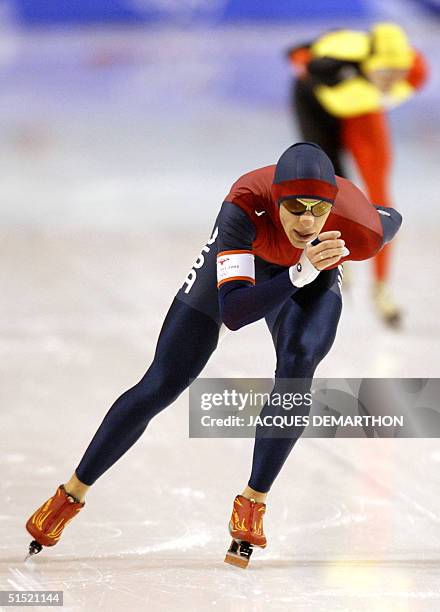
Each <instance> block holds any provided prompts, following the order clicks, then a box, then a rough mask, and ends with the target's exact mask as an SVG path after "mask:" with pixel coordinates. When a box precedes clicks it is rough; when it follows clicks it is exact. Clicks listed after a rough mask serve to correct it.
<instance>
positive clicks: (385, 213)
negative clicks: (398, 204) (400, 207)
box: [374, 206, 402, 246]
mask: <svg viewBox="0 0 440 612" xmlns="http://www.w3.org/2000/svg"><path fill="white" fill-rule="evenodd" d="M374 208H375V209H376V210H377V212H378V214H379V217H380V222H381V224H382V231H383V245H382V246H384V245H385V244H387V242H390V241H391V240H392V239H393V238H394V236H395V235H396V234H397V232H398V231H399V228H400V226H401V225H402V215H401V214H400V213H398V212H397V210H395V209H394V208H390V207H387V206H374Z"/></svg>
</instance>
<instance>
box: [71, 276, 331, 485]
mask: <svg viewBox="0 0 440 612" xmlns="http://www.w3.org/2000/svg"><path fill="white" fill-rule="evenodd" d="M337 274H338V271H337V269H336V270H331V271H328V272H325V273H321V274H320V275H319V276H318V278H317V279H316V280H315V281H314V282H313V283H311V284H310V285H307V286H305V287H304V288H303V289H301V290H300V291H297V292H296V293H295V295H294V296H293V297H290V298H289V299H287V301H286V302H285V303H284V304H282V305H281V306H280V308H279V309H278V310H276V311H272V312H271V313H270V316H268V317H266V323H267V325H268V327H269V330H270V332H271V334H272V338H273V342H274V346H275V350H276V357H277V366H276V373H275V388H274V390H275V389H278V388H279V385H282V379H283V378H304V379H309V381H308V383H305V384H308V385H309V386H310V380H311V379H312V377H313V375H314V372H315V369H316V366H317V365H318V363H319V362H320V361H321V360H322V359H323V358H324V357H325V355H326V354H327V353H328V351H329V350H330V348H331V346H332V344H333V341H334V338H335V335H336V329H337V325H338V321H339V317H340V313H341V305H342V302H341V295H340V291H339V286H338V283H337ZM218 336H219V324H218V321H215V320H214V319H213V318H211V317H210V316H208V315H207V314H204V313H202V312H200V311H199V310H197V309H195V308H193V307H191V306H189V305H188V304H185V303H183V302H182V301H181V300H179V299H174V301H173V303H172V305H171V307H170V309H169V311H168V314H167V316H166V318H165V321H164V324H163V327H162V330H161V332H160V335H159V339H158V343H157V347H156V352H155V355H154V359H153V362H152V364H151V366H150V368H149V369H148V371H147V372H146V374H145V375H144V376H143V377H142V379H141V380H140V381H139V382H138V383H137V384H136V385H135V386H134V387H132V388H131V389H129V390H128V391H126V392H125V393H123V394H122V395H121V396H120V397H119V398H118V399H117V400H116V402H115V403H114V404H113V406H112V407H111V408H110V410H109V411H108V413H107V415H106V416H105V418H104V420H103V421H102V423H101V425H100V427H99V429H98V431H97V432H96V434H95V436H94V437H93V439H92V441H91V442H90V445H89V447H88V448H87V450H86V452H85V454H84V456H83V458H82V459H81V462H80V463H79V465H78V467H77V469H76V475H77V477H78V478H79V480H81V481H82V482H83V483H85V484H87V485H92V484H93V483H94V482H95V481H96V480H97V479H98V478H99V477H100V476H101V475H102V474H103V473H104V472H105V471H106V470H108V469H109V468H110V467H111V466H112V465H113V464H114V463H115V462H116V461H117V460H118V459H119V458H120V457H121V456H122V455H123V454H124V453H125V452H126V451H127V450H128V449H129V448H130V447H131V446H132V445H133V444H134V443H135V442H136V441H137V440H138V439H139V438H140V436H141V435H142V434H143V432H144V431H145V429H146V427H147V425H148V423H149V422H150V421H151V419H152V418H153V417H154V416H155V415H156V414H158V413H159V412H161V411H162V410H163V409H164V408H166V407H167V406H169V405H170V404H171V403H172V402H174V400H175V399H176V398H177V397H178V396H179V395H180V394H181V393H182V392H183V391H184V390H185V389H186V388H187V387H188V384H189V379H190V378H196V377H197V376H199V374H200V372H201V371H202V370H203V368H204V366H205V365H206V363H207V361H208V359H209V357H210V356H211V354H212V352H213V351H214V350H215V348H216V347H217V343H218ZM303 391H304V390H303ZM268 411H269V408H268V407H267V406H265V407H264V408H263V411H262V415H263V416H264V414H265V413H268ZM261 429H262V428H261ZM301 433H302V430H300V431H298V434H297V436H296V437H289V438H281V439H280V438H265V437H263V432H262V431H260V430H259V427H257V431H256V437H255V446H254V453H253V462H252V473H251V477H250V480H249V486H251V487H252V488H253V489H255V490H256V491H261V492H267V491H269V489H270V487H271V486H272V483H273V482H274V480H275V478H276V477H277V475H278V473H279V471H280V470H281V468H282V466H283V464H284V462H285V460H286V459H287V457H288V455H289V453H290V451H291V450H292V448H293V446H294V444H295V442H296V440H297V439H298V437H299V436H300V435H301Z"/></svg>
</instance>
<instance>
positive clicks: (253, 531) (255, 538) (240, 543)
mask: <svg viewBox="0 0 440 612" xmlns="http://www.w3.org/2000/svg"><path fill="white" fill-rule="evenodd" d="M265 512H266V504H263V503H261V502H256V501H255V500H254V499H247V498H246V497H243V495H237V497H236V498H235V499H234V507H233V509H232V516H231V520H230V522H229V533H230V534H231V536H232V538H233V540H232V543H231V546H230V547H229V550H228V552H227V553H226V557H225V562H226V563H230V564H231V565H236V566H237V567H241V568H243V569H244V568H246V567H247V566H248V563H249V559H250V556H251V554H252V550H253V546H259V547H260V548H266V546H267V540H266V536H265V535H264V531H263V516H264V514H265Z"/></svg>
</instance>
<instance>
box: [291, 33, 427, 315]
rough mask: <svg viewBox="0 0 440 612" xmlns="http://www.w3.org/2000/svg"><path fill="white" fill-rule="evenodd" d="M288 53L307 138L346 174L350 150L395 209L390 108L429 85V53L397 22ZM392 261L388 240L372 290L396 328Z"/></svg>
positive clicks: (367, 180) (375, 194)
mask: <svg viewBox="0 0 440 612" xmlns="http://www.w3.org/2000/svg"><path fill="white" fill-rule="evenodd" d="M288 58H289V61H290V63H291V66H292V67H293V70H294V74H295V79H294V82H293V86H292V90H291V109H292V112H293V115H294V117H295V119H296V121H297V123H298V127H299V130H300V132H301V135H302V137H303V138H304V139H306V140H309V141H312V142H316V143H318V144H319V145H320V146H321V147H322V148H323V149H324V151H325V152H326V153H327V155H328V156H329V157H330V159H331V160H332V162H333V164H334V167H335V170H336V174H338V175H340V176H347V171H346V168H345V165H344V162H343V153H344V152H348V153H350V154H351V156H352V158H353V161H354V162H355V165H356V167H357V170H358V172H359V175H360V177H361V179H362V180H363V182H364V184H365V187H366V189H367V193H368V196H369V198H370V200H371V201H372V202H374V203H375V204H380V205H383V206H392V205H393V204H392V197H391V195H390V177H391V168H392V144H391V138H390V130H389V126H388V120H387V111H388V110H390V109H392V108H394V107H395V106H397V105H399V104H401V103H402V102H404V101H406V100H408V99H409V98H411V97H412V96H413V95H414V94H415V92H416V91H417V90H418V89H420V88H421V87H422V86H423V84H424V83H425V81H426V78H427V67H426V62H425V60H424V57H423V55H422V54H421V53H420V52H418V51H417V50H415V49H414V48H412V47H411V45H410V43H409V41H408V38H407V36H406V34H405V32H404V31H403V29H402V28H401V27H400V26H399V25H397V24H395V23H388V22H383V23H376V24H375V25H374V26H373V27H372V28H371V30H370V31H358V30H350V29H339V30H333V31H329V32H326V33H324V34H322V35H321V36H319V37H317V38H315V40H312V41H310V42H307V43H304V44H300V45H297V46H295V47H292V48H290V49H289V51H288ZM390 259H391V246H390V245H387V246H386V247H385V248H384V249H382V251H380V253H378V255H377V256H376V257H375V258H374V262H373V263H374V270H373V284H372V293H371V295H372V298H373V302H374V305H375V309H376V311H377V314H378V315H379V317H381V319H382V320H383V321H384V322H385V323H386V324H388V325H390V326H393V327H398V326H399V325H400V323H401V314H402V313H401V310H400V308H399V307H398V305H397V304H396V302H395V300H394V298H393V296H392V294H391V292H390V288H389V286H388V283H389V279H390ZM349 278H350V277H349ZM344 281H345V282H347V270H345V278H344Z"/></svg>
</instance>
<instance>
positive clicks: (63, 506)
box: [25, 485, 85, 560]
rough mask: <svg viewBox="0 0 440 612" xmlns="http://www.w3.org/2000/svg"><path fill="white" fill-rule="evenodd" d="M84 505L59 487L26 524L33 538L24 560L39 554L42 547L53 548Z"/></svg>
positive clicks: (61, 486) (62, 486) (62, 487)
mask: <svg viewBox="0 0 440 612" xmlns="http://www.w3.org/2000/svg"><path fill="white" fill-rule="evenodd" d="M84 505H85V502H82V503H81V502H79V501H78V500H77V499H76V498H75V497H73V495H69V494H68V493H67V491H66V490H65V488H64V485H60V486H59V487H58V489H57V490H56V492H55V495H53V496H52V497H50V498H49V499H48V500H47V501H46V502H44V504H43V505H42V506H40V508H38V510H36V511H35V512H34V513H33V515H32V516H31V517H30V518H29V520H28V522H27V523H26V529H27V530H28V532H29V533H30V534H31V536H32V537H33V538H34V539H33V540H32V542H31V543H30V544H29V553H28V556H27V557H26V559H28V558H29V557H30V556H32V555H36V554H37V553H39V552H40V551H41V549H42V547H43V546H55V544H57V542H58V540H59V539H60V537H61V534H62V532H63V529H64V527H65V526H66V525H67V523H69V522H70V521H71V520H72V519H73V517H74V516H75V515H76V514H78V512H79V511H80V510H81V509H82V508H83V507H84ZM26 559H25V560H26Z"/></svg>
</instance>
